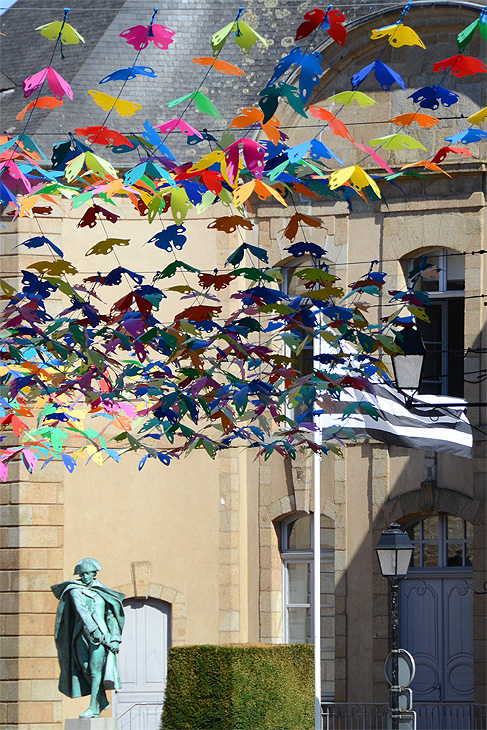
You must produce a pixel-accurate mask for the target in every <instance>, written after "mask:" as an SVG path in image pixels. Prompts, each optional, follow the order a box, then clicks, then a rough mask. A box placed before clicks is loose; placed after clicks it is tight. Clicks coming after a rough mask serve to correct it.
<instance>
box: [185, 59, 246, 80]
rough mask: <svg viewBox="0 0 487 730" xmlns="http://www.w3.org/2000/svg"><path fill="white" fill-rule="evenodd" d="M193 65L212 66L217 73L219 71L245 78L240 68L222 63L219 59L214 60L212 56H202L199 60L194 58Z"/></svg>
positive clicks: (226, 62)
mask: <svg viewBox="0 0 487 730" xmlns="http://www.w3.org/2000/svg"><path fill="white" fill-rule="evenodd" d="M192 61H193V63H197V64H199V65H200V66H211V67H212V68H214V69H215V71H219V72H220V73H222V74H231V75H233V76H243V74H244V73H245V71H242V69H241V68H238V66H234V65H233V64H231V63H228V61H221V60H220V59H219V58H212V57H211V56H200V57H199V58H193V59H192Z"/></svg>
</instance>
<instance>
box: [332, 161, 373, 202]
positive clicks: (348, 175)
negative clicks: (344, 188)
mask: <svg viewBox="0 0 487 730" xmlns="http://www.w3.org/2000/svg"><path fill="white" fill-rule="evenodd" d="M346 182H350V184H351V185H352V187H353V188H354V189H355V190H358V191H360V190H362V188H366V187H367V186H368V185H370V187H371V188H372V190H373V191H374V193H375V194H376V195H377V196H378V197H379V198H380V197H381V195H380V190H379V186H378V185H377V183H376V182H375V180H373V179H372V178H371V177H370V175H367V173H366V172H365V170H362V168H361V167H360V166H359V165H352V167H344V168H343V170H336V172H332V173H331V175H330V188H331V190H335V189H336V188H339V187H340V185H343V184H344V183H346Z"/></svg>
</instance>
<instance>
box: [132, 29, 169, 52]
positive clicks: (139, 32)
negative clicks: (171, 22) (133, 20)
mask: <svg viewBox="0 0 487 730" xmlns="http://www.w3.org/2000/svg"><path fill="white" fill-rule="evenodd" d="M174 33H175V31H174V30H172V29H171V28H166V26H165V25H157V23H154V25H152V26H151V25H149V26H146V25H134V27H133V28H127V30H123V31H122V32H121V33H120V37H121V38H125V40H126V41H127V43H130V45H131V46H133V47H134V48H135V50H136V51H141V50H142V49H143V48H147V46H148V45H149V41H152V42H153V43H154V45H155V46H156V48H162V49H163V50H167V49H168V48H169V45H170V44H171V43H174V41H173V39H172V37H173V35H174Z"/></svg>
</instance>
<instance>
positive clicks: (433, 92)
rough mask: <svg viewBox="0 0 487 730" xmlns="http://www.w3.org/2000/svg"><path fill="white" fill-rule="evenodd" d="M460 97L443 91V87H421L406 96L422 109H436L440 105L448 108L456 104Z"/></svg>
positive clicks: (445, 90) (451, 92)
mask: <svg viewBox="0 0 487 730" xmlns="http://www.w3.org/2000/svg"><path fill="white" fill-rule="evenodd" d="M459 98H460V97H459V96H458V94H455V93H454V92H453V91H449V90H448V89H444V88H443V86H423V88H421V89H418V90H417V91H415V92H414V93H413V94H410V96H408V99H412V100H413V102H414V103H415V104H419V106H420V107H421V108H422V109H432V110H433V111H434V110H435V109H438V107H439V106H440V103H441V104H443V106H446V107H449V106H453V104H456V103H457V101H458V99H459Z"/></svg>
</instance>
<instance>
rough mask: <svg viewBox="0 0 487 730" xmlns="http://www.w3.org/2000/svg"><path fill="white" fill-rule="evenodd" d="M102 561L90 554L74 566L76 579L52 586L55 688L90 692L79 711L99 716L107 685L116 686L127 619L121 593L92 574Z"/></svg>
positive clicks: (73, 692) (70, 692)
mask: <svg viewBox="0 0 487 730" xmlns="http://www.w3.org/2000/svg"><path fill="white" fill-rule="evenodd" d="M99 570H101V565H100V563H98V561H97V560H94V559H93V558H84V559H83V560H80V562H79V563H78V564H77V566H76V568H75V569H74V574H75V575H79V578H80V579H79V580H74V579H72V580H67V581H65V582H64V583H58V584H57V585H54V586H51V590H52V592H53V593H54V595H55V596H56V598H58V599H59V606H58V609H57V613H56V628H55V633H54V636H55V639H56V646H57V652H58V658H59V665H60V668H61V675H60V678H59V689H60V691H61V692H62V693H63V694H65V695H67V696H68V697H85V696H86V695H91V702H90V706H89V707H88V709H87V710H86V711H85V712H83V713H81V715H80V717H98V715H99V714H100V712H101V711H102V710H104V709H105V707H107V706H108V700H107V696H106V693H105V690H107V689H120V686H121V685H120V676H119V674H118V668H117V660H116V655H117V653H118V649H119V646H120V642H121V641H122V629H123V625H124V621H125V617H124V612H123V605H122V601H123V599H124V598H125V596H124V594H123V593H119V592H118V591H112V590H110V588H107V587H106V586H104V585H103V583H100V581H98V580H97V579H96V574H97V572H98V571H99Z"/></svg>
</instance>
